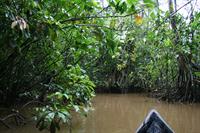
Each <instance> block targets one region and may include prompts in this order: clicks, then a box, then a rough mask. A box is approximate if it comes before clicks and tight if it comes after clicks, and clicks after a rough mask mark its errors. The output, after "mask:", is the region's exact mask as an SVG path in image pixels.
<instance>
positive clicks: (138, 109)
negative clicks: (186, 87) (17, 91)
mask: <svg viewBox="0 0 200 133" xmlns="http://www.w3.org/2000/svg"><path fill="white" fill-rule="evenodd" d="M92 103H93V108H94V110H93V111H90V113H89V114H88V117H86V118H85V117H74V118H73V121H72V133H134V132H135V130H136V129H137V127H138V126H139V125H140V124H141V123H142V121H143V120H144V118H145V116H146V115H147V113H148V112H149V111H150V110H151V109H156V110H157V111H158V112H159V113H160V114H161V116H162V117H163V118H164V119H165V120H166V122H167V123H168V124H169V125H170V126H171V127H172V129H174V131H175V132H176V133H200V104H192V105H191V104H179V103H176V104H169V103H166V102H161V101H158V100H156V99H153V98H148V97H145V96H143V95H141V94H140V95H139V94H124V95H122V94H121V95H120V94H97V96H96V97H95V98H94V99H93V101H92ZM0 133H39V131H37V129H35V128H34V125H31V124H28V125H25V126H24V127H16V128H14V129H9V130H8V129H6V128H1V129H0ZM42 133H48V131H43V132H42ZM59 133H68V129H67V127H65V126H64V125H63V126H62V128H61V131H59Z"/></svg>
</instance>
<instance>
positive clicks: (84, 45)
mask: <svg viewBox="0 0 200 133" xmlns="http://www.w3.org/2000/svg"><path fill="white" fill-rule="evenodd" d="M192 1H193V0H190V1H188V2H186V3H185V5H183V6H182V7H180V8H177V5H176V0H168V5H166V6H168V7H169V8H168V11H162V10H161V9H160V8H159V2H158V0H124V1H121V0H108V1H107V2H106V4H105V3H102V2H100V1H97V0H1V1H0V29H1V33H0V48H1V49H0V104H1V106H2V107H6V108H8V107H14V106H16V105H20V106H22V105H28V104H34V103H37V104H40V105H39V106H38V108H37V112H38V114H37V121H38V122H37V125H36V127H38V128H39V130H43V129H45V128H49V129H50V131H51V133H55V132H56V130H57V129H59V128H60V127H59V125H60V124H61V123H69V122H70V119H71V111H75V112H79V113H80V114H82V115H86V113H87V111H88V110H89V108H90V106H91V102H90V101H91V99H92V97H94V96H95V93H94V92H95V89H96V91H98V92H120V93H127V92H137V91H139V92H148V93H150V94H151V95H153V96H155V97H158V98H161V99H163V100H168V101H181V102H184V101H189V102H198V101H200V52H199V51H200V12H199V11H194V10H193V9H194V7H193V6H194V5H192V4H191V2H192ZM184 6H191V9H190V11H189V13H188V14H187V16H186V17H184V16H183V15H182V14H180V13H179V10H181V8H183V7H184ZM27 101H28V102H27ZM16 112H17V113H16ZM14 117H16V118H17V119H18V123H19V122H22V123H23V116H22V115H20V114H19V112H18V111H15V115H14ZM4 120H6V119H3V118H2V119H0V122H2V123H3V124H4V125H6V123H5V121H4ZM6 126H8V125H6Z"/></svg>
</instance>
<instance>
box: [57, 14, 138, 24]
mask: <svg viewBox="0 0 200 133" xmlns="http://www.w3.org/2000/svg"><path fill="white" fill-rule="evenodd" d="M134 14H135V13H131V14H127V15H115V16H88V17H80V18H69V19H66V20H63V21H61V23H65V22H68V21H79V20H84V19H95V18H121V17H122V18H123V17H129V16H131V15H134Z"/></svg>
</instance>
